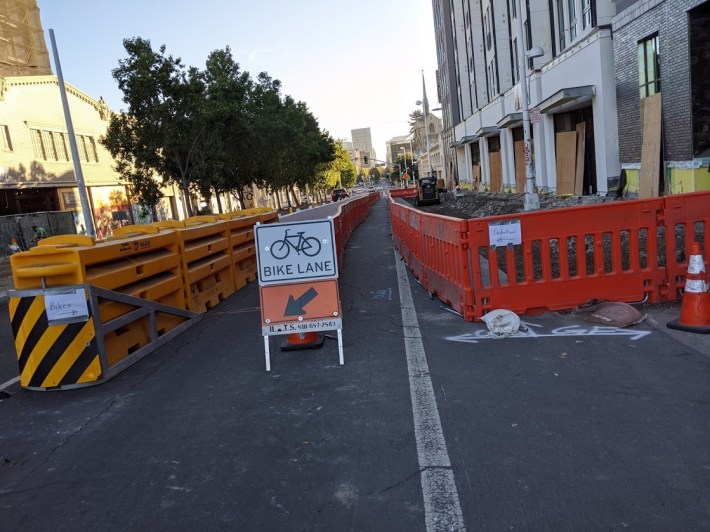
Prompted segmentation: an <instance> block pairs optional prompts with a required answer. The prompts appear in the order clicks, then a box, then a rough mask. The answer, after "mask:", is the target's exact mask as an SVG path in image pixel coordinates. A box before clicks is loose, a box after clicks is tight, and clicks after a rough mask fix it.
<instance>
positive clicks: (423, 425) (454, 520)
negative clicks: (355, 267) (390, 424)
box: [394, 251, 466, 532]
mask: <svg viewBox="0 0 710 532" xmlns="http://www.w3.org/2000/svg"><path fill="white" fill-rule="evenodd" d="M394 260H395V263H396V264H397V280H398V282H399V300H400V304H401V306H402V324H403V325H404V347H405V350H406V353H407V370H408V372H409V391H410V394H411V398H412V412H413V414H414V435H415V438H416V440H417V456H418V458H419V468H420V470H421V481H422V494H423V496H424V519H425V522H426V529H427V531H430V532H431V531H434V530H456V531H459V530H466V527H465V525H464V522H463V514H462V513H461V503H460V502H459V494H458V491H457V490H456V482H455V481H454V472H453V470H452V469H451V461H450V460H449V453H448V451H447V450H446V441H445V440H444V431H443V430H442V428H441V419H440V418H439V409H438V408H437V406H436V397H435V396H434V387H433V386H432V384H431V378H430V377H429V364H428V363H427V360H426V353H425V352H424V344H423V343H422V335H421V331H420V330H419V321H418V320H417V312H416V310H415V308H414V301H413V300H412V290H411V288H410V286H409V280H408V278H407V270H406V269H405V266H404V261H402V260H400V257H399V255H398V254H397V252H396V251H395V252H394Z"/></svg>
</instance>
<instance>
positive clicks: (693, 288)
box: [685, 279, 710, 294]
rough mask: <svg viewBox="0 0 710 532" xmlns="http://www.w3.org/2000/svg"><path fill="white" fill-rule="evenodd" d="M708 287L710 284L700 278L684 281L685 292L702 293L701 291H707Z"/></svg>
mask: <svg viewBox="0 0 710 532" xmlns="http://www.w3.org/2000/svg"><path fill="white" fill-rule="evenodd" d="M708 288H710V285H709V284H708V283H707V282H705V281H702V280H698V279H687V280H686V281H685V291H686V292H693V293H698V294H702V293H703V292H707V291H708Z"/></svg>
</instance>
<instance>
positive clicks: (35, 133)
mask: <svg viewBox="0 0 710 532" xmlns="http://www.w3.org/2000/svg"><path fill="white" fill-rule="evenodd" d="M30 136H31V137H32V148H33V149H34V154H35V157H36V158H37V159H41V160H43V161H46V160H47V155H46V152H45V151H44V145H43V144H42V132H41V131H40V130H39V129H30Z"/></svg>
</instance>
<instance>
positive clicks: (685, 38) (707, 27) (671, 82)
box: [612, 0, 710, 193]
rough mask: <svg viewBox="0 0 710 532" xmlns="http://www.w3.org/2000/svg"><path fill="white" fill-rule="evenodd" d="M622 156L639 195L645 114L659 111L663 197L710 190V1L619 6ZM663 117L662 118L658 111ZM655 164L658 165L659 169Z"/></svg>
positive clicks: (659, 0) (655, 0) (633, 1)
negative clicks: (647, 109) (650, 105)
mask: <svg viewBox="0 0 710 532" xmlns="http://www.w3.org/2000/svg"><path fill="white" fill-rule="evenodd" d="M616 8H617V15H616V16H615V17H614V19H613V23H612V29H613V32H614V71H615V74H616V79H617V91H616V94H617V102H618V116H619V155H620V158H621V165H622V167H623V168H624V170H625V171H626V172H625V173H626V175H627V176H628V178H629V185H630V189H631V190H633V189H634V188H638V186H639V185H638V174H639V168H640V165H641V160H642V152H643V150H642V135H641V134H640V132H641V131H642V130H643V127H644V120H643V118H642V116H643V115H644V112H643V111H642V110H643V109H644V108H645V107H646V105H644V104H647V103H651V100H657V101H656V102H654V103H655V105H656V106H660V111H661V117H662V119H661V120H660V139H659V140H658V142H659V145H660V156H659V157H658V158H657V159H656V160H657V161H659V162H660V161H662V167H663V168H664V169H665V171H664V172H660V173H659V174H660V179H659V182H658V183H653V185H654V186H657V187H658V189H659V190H660V192H671V193H680V192H693V191H697V190H710V169H709V168H708V167H709V166H710V76H708V64H710V1H707V0H617V3H616ZM656 112H658V111H656ZM654 162H655V161H654Z"/></svg>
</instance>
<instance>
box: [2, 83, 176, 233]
mask: <svg viewBox="0 0 710 532" xmlns="http://www.w3.org/2000/svg"><path fill="white" fill-rule="evenodd" d="M65 88H66V92H67V100H68V103H69V109H70V111H71V115H72V123H73V126H74V132H75V137H76V144H77V149H78V153H79V159H80V164H81V168H82V174H83V177H84V183H85V186H86V190H87V196H88V199H89V205H90V208H91V209H92V211H93V218H94V225H95V228H96V234H97V236H98V237H105V236H109V235H110V234H111V231H112V229H113V228H115V227H116V226H119V225H123V224H125V223H128V222H135V221H137V220H139V219H140V217H141V209H140V208H139V206H138V205H136V204H135V203H134V202H133V201H132V199H131V197H130V194H129V192H128V189H127V187H126V186H125V183H123V182H122V181H121V179H120V176H119V175H118V174H117V173H116V171H115V170H114V169H113V165H114V161H113V158H112V157H111V155H110V154H109V153H108V151H107V150H106V149H105V148H104V147H103V146H102V145H101V143H100V142H99V139H100V138H101V137H102V136H103V135H104V134H105V133H106V128H107V126H108V120H109V118H110V111H109V109H108V107H107V106H106V104H105V103H104V102H103V100H102V99H99V100H95V99H94V98H92V97H90V96H89V95H87V94H85V93H83V92H81V91H80V90H79V89H77V88H76V87H73V86H72V85H70V84H68V83H65ZM0 133H2V134H1V135H0V140H1V142H2V144H1V145H0V194H1V195H2V201H0V214H2V215H7V214H20V213H30V212H37V211H56V210H71V211H77V213H78V215H79V217H78V220H82V219H83V216H82V210H81V202H80V200H79V190H78V188H77V180H76V176H75V172H74V162H73V159H72V154H71V147H70V144H69V134H68V132H67V126H66V122H65V119H64V111H63V107H62V102H61V97H60V93H59V81H58V79H57V77H56V76H15V77H5V78H0ZM165 193H166V198H164V202H163V204H161V206H160V207H159V208H158V211H159V213H160V214H161V215H162V216H163V217H169V218H172V217H173V216H177V215H178V211H177V208H176V198H175V194H174V192H173V191H171V190H166V191H165ZM78 224H79V225H78V226H77V230H78V231H79V232H81V231H82V230H83V229H85V228H83V227H81V225H80V224H81V221H79V222H78Z"/></svg>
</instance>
